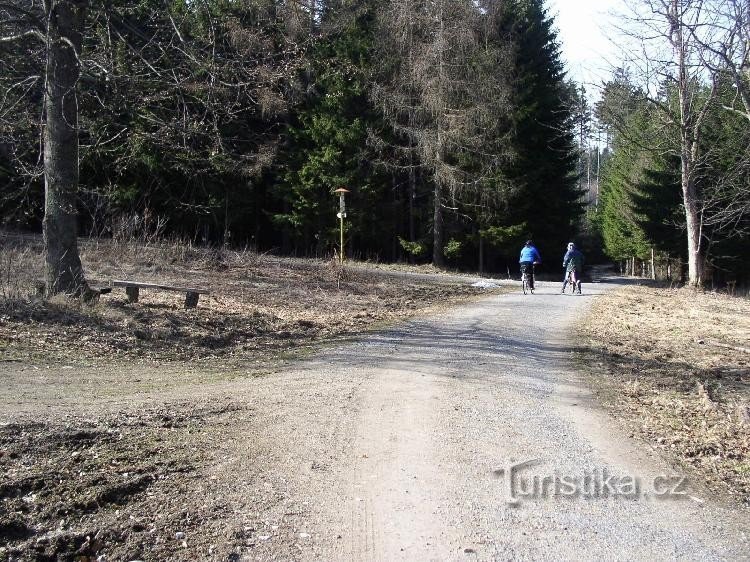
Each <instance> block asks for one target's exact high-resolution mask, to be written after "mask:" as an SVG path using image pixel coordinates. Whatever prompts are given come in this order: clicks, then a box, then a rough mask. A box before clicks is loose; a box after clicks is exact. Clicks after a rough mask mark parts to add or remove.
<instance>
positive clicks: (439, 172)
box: [0, 0, 750, 282]
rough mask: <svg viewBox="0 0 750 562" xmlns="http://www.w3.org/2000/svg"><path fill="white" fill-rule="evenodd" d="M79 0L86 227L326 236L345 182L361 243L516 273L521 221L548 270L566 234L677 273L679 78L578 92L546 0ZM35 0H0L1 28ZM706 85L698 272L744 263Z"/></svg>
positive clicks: (15, 175)
mask: <svg viewBox="0 0 750 562" xmlns="http://www.w3.org/2000/svg"><path fill="white" fill-rule="evenodd" d="M83 3H85V4H86V7H87V9H86V12H85V18H86V20H85V26H84V29H85V31H84V33H83V47H82V49H81V52H80V54H78V55H77V58H78V63H79V65H80V79H79V80H78V82H77V86H76V91H77V94H78V100H77V103H78V115H79V124H80V128H79V137H80V144H81V152H80V182H79V189H78V213H79V215H78V216H79V230H80V234H81V235H92V236H99V237H110V236H113V237H118V236H123V237H124V236H134V235H147V236H161V235H165V236H167V235H172V236H179V237H182V238H186V239H190V240H193V241H195V242H198V243H211V244H228V245H233V246H250V247H254V248H257V249H258V250H263V251H274V252H279V253H284V254H292V255H298V256H328V255H331V254H332V253H333V252H334V251H335V250H336V247H337V242H338V221H337V218H336V213H337V211H338V205H339V201H338V198H337V197H336V196H335V195H334V193H333V192H334V190H336V189H338V188H342V187H343V188H346V189H348V190H350V193H349V194H348V195H347V221H346V240H347V244H346V246H347V252H348V253H349V254H350V255H352V256H354V257H359V258H366V259H376V260H381V261H411V262H418V263H424V262H433V263H434V264H435V265H437V266H440V267H444V266H450V267H457V268H463V269H479V270H481V271H489V272H492V271H494V272H497V271H499V272H503V273H505V272H506V271H508V269H510V271H512V272H515V270H516V269H517V266H516V262H517V254H518V250H519V248H520V245H521V244H522V243H523V241H524V240H526V239H527V238H533V239H534V240H535V241H536V243H537V245H538V247H539V248H540V251H541V253H542V255H543V256H544V257H545V261H547V262H552V263H554V264H555V265H554V266H549V267H550V268H551V269H550V270H551V271H557V264H556V262H557V261H558V258H559V257H560V256H561V254H562V252H563V250H564V246H565V244H566V243H567V242H568V241H570V240H575V241H577V242H578V243H579V244H581V245H582V246H583V247H584V250H585V251H586V253H587V255H588V256H589V261H598V260H603V259H607V258H608V259H612V260H616V261H618V262H619V263H621V264H622V266H623V268H629V270H630V271H631V272H633V273H647V274H654V275H655V274H657V273H658V274H659V275H661V276H667V275H669V276H672V277H674V278H675V279H679V278H681V277H682V276H684V269H685V268H684V264H685V262H686V248H687V246H686V244H685V234H684V231H685V217H684V213H682V212H681V205H682V202H681V201H682V200H681V198H680V187H679V175H680V159H679V154H680V151H679V131H678V129H679V127H675V126H673V125H670V124H669V122H668V120H665V119H662V118H661V117H660V116H659V115H658V110H659V107H660V104H664V103H667V102H668V101H669V100H670V99H671V98H674V97H675V96H676V95H677V92H676V90H675V89H674V88H672V87H671V86H670V84H669V82H668V81H665V82H664V87H663V88H661V89H660V90H659V92H658V95H657V96H656V99H652V98H650V97H649V96H648V95H646V94H648V93H649V92H647V91H644V90H642V89H639V85H638V80H637V79H635V78H634V77H633V76H631V75H630V74H629V72H628V70H627V69H619V70H618V71H617V72H616V73H615V74H614V75H613V77H612V79H611V81H610V82H609V83H607V84H605V85H604V88H603V95H602V97H601V101H599V102H598V104H596V105H595V106H591V105H590V104H589V102H588V100H587V93H586V91H585V90H584V89H583V88H582V87H581V86H580V85H578V84H575V83H574V82H572V81H571V80H569V79H568V78H567V77H566V73H565V69H564V65H563V62H562V60H561V56H560V45H559V43H558V39H557V36H556V31H555V27H554V20H553V18H552V16H551V15H550V13H549V12H548V11H547V9H546V8H545V6H544V2H543V1H542V0H496V1H491V0H482V1H476V2H465V1H462V0H432V1H412V0H395V1H391V2H385V1H381V0H362V1H358V2H352V1H325V0H308V1H307V2H302V3H300V2H288V1H283V0H241V1H239V0H204V1H202V2H192V1H187V0H158V1H157V0H114V1H112V2H107V3H99V2H83ZM35 6H36V2H35V1H34V0H15V1H14V2H10V3H8V4H7V6H6V5H3V6H0V16H2V18H1V20H0V24H2V26H3V31H7V30H8V29H11V28H13V27H14V26H15V27H18V22H19V21H21V20H23V22H24V23H28V22H32V23H33V22H34V19H33V16H34V8H35ZM35 35H39V33H35V32H34V28H33V25H32V27H31V28H30V31H29V32H28V33H27V34H24V33H20V34H19V33H16V34H15V35H14V37H13V40H12V41H11V40H8V41H3V42H0V186H1V188H2V192H1V193H0V221H2V226H3V227H4V228H10V229H20V230H39V229H40V228H41V221H42V218H43V214H44V174H45V170H44V162H43V159H42V157H41V154H42V153H41V151H40V145H41V143H42V137H41V136H40V129H41V128H42V125H43V123H44V115H43V112H42V107H43V104H42V100H43V92H44V84H45V76H46V74H45V43H44V42H43V41H41V42H40V41H38V38H37V37H35ZM702 88H703V89H705V88H710V86H709V85H705V84H696V86H695V89H696V91H698V92H700V91H701V89H702ZM718 90H719V93H718V95H717V97H716V98H715V99H716V103H713V104H711V105H710V107H709V111H708V116H707V117H706V118H705V119H704V120H703V121H702V125H701V126H702V127H703V129H705V131H704V134H703V137H702V138H703V139H706V140H705V141H704V142H705V143H707V145H706V146H707V148H706V149H705V150H703V152H702V153H701V154H702V159H701V164H700V168H699V171H700V177H699V179H698V182H699V184H700V188H701V189H704V190H705V192H706V193H709V192H710V194H711V197H707V198H706V201H709V200H710V201H709V203H710V208H709V209H708V211H707V213H706V215H705V216H706V218H707V219H708V218H709V217H710V220H706V223H705V229H704V230H703V235H704V236H705V237H706V239H707V243H706V246H707V251H706V253H705V256H704V257H705V260H706V263H707V265H708V269H709V271H710V272H711V275H709V276H707V279H712V280H716V281H717V282H725V281H732V280H738V281H739V282H742V281H743V280H744V281H746V280H747V278H748V268H747V261H748V260H747V258H748V254H749V253H750V252H749V251H748V250H749V249H750V247H749V246H748V239H747V236H746V232H747V227H748V218H747V215H746V213H745V211H744V209H746V207H747V200H748V184H747V181H748V169H747V166H746V165H745V162H746V160H747V151H748V149H747V147H748V140H750V139H748V138H747V136H748V132H749V128H748V120H747V118H746V117H744V116H742V115H739V114H734V113H731V112H728V111H726V110H725V109H723V107H722V106H727V105H731V103H732V100H731V96H732V95H733V92H732V87H731V81H729V80H727V81H725V82H724V83H721V84H719V86H718ZM712 99H714V98H712ZM722 100H723V103H722ZM727 208H729V209H731V210H732V212H731V213H729V214H728V213H726V212H725V213H724V214H722V212H721V210H722V209H727ZM730 215H731V216H730ZM605 253H606V256H605ZM626 264H627V265H626ZM649 268H650V273H649V271H647V270H648V269H649Z"/></svg>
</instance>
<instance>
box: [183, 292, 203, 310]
mask: <svg viewBox="0 0 750 562" xmlns="http://www.w3.org/2000/svg"><path fill="white" fill-rule="evenodd" d="M199 296H200V295H199V294H198V293H187V294H186V295H185V308H195V307H196V306H198V297H199Z"/></svg>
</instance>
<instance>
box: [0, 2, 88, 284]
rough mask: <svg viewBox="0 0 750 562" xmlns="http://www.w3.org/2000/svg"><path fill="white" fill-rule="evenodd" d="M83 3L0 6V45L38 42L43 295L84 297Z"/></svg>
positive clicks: (84, 5) (84, 11)
mask: <svg viewBox="0 0 750 562" xmlns="http://www.w3.org/2000/svg"><path fill="white" fill-rule="evenodd" d="M87 7H88V1H87V0H47V1H45V2H44V3H41V2H39V0H25V1H24V0H16V1H15V2H7V3H0V29H1V30H2V31H1V32H0V33H2V35H1V36H0V42H1V43H10V42H20V41H27V40H29V39H36V40H38V41H42V42H43V43H44V45H45V51H46V57H45V58H46V60H45V66H44V73H43V82H44V119H43V131H44V132H43V139H44V142H43V145H44V180H45V207H44V222H43V225H44V246H45V281H46V290H47V294H48V295H54V294H58V293H66V294H71V295H77V296H88V295H89V294H90V290H89V288H88V285H87V284H86V280H85V277H84V274H83V267H82V265H81V259H80V257H79V254H78V226H77V209H76V203H77V202H76V198H77V190H78V97H77V93H76V88H77V85H78V80H79V79H80V76H81V65H80V56H81V46H82V44H83V28H84V22H85V18H86V9H87Z"/></svg>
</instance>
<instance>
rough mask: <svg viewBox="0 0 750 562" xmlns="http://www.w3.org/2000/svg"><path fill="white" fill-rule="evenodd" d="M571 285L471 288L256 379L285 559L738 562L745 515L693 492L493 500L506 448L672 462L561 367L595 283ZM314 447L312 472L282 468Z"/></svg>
mask: <svg viewBox="0 0 750 562" xmlns="http://www.w3.org/2000/svg"><path fill="white" fill-rule="evenodd" d="M585 289H588V290H589V295H586V294H585V295H584V296H583V297H577V296H568V295H566V296H560V295H558V294H557V293H556V291H557V285H556V284H546V283H539V290H538V291H537V294H536V295H533V296H531V295H529V296H525V297H524V296H523V295H520V294H511V295H501V296H493V297H488V298H487V299H484V300H482V301H480V302H478V303H474V304H470V305H466V306H462V307H460V308H457V309H455V310H452V311H450V312H447V313H441V314H438V315H434V316H430V317H425V318H421V319H417V320H413V321H411V322H408V323H406V324H404V325H402V326H400V327H399V328H397V329H393V330H389V331H384V332H382V333H377V334H373V335H370V336H367V337H365V338H363V339H362V340H360V341H358V342H354V343H350V344H346V345H342V346H339V347H337V348H334V349H331V350H328V351H326V352H324V353H323V354H321V355H320V356H318V357H316V358H314V359H312V360H310V361H308V362H306V363H304V365H301V366H299V367H298V368H297V369H295V370H292V371H289V372H286V373H279V374H277V375H275V376H274V377H272V380H273V384H276V385H280V387H281V388H283V389H285V390H284V392H283V396H284V401H283V404H281V403H279V407H280V408H281V410H282V413H281V418H278V417H277V418H276V419H277V422H278V423H277V424H274V425H273V426H269V427H268V430H269V432H268V435H267V438H266V439H265V440H264V442H266V443H268V444H269V445H267V446H269V447H276V448H277V451H283V452H281V453H280V454H279V456H278V458H277V460H278V466H277V470H278V471H279V473H280V474H283V475H284V476H283V478H284V482H285V484H284V485H285V486H286V489H285V493H286V494H287V495H288V501H289V502H290V504H304V505H306V506H307V508H306V510H305V512H304V513H303V514H302V515H300V516H298V517H296V518H291V519H287V521H286V523H287V525H288V526H289V527H290V528H291V529H293V532H294V533H296V534H295V535H294V539H293V540H295V541H296V542H297V548H298V551H299V558H300V559H307V560H476V559H479V560H510V559H514V560H515V559H520V560H526V559H529V560H530V559H534V560H544V559H547V560H552V559H555V560H560V559H564V560H594V559H609V560H631V559H648V558H651V559H695V558H700V559H704V560H722V559H743V558H744V559H746V558H747V553H748V552H750V547H749V546H748V543H747V534H746V533H747V530H748V526H747V514H746V513H740V512H736V511H733V510H732V509H731V508H726V507H722V506H719V505H713V504H712V503H711V501H710V498H703V499H704V500H706V501H705V503H702V504H701V503H696V502H695V501H692V500H690V499H685V500H682V501H655V500H654V499H653V496H652V497H640V496H639V497H637V498H630V499H625V498H622V497H609V498H602V497H578V498H574V499H573V498H561V497H557V496H555V497H547V498H546V499H530V500H527V501H523V502H521V503H520V504H519V505H516V506H513V505H510V504H509V503H508V502H507V499H508V498H507V497H506V494H505V488H504V480H503V478H502V477H499V476H498V475H497V474H496V472H495V471H496V469H497V468H498V467H499V466H502V465H503V464H504V463H505V462H506V461H524V460H529V459H540V461H539V462H538V463H537V466H536V467H535V470H536V471H540V476H541V475H550V474H558V475H572V476H576V477H577V476H578V475H582V474H584V473H591V471H596V470H608V471H610V472H611V473H612V474H615V475H634V476H638V477H640V478H642V479H643V480H644V482H647V481H649V479H650V478H652V477H653V476H654V475H659V474H662V473H664V474H671V473H673V471H672V468H671V467H669V466H668V465H666V464H665V463H664V461H662V460H661V459H659V458H658V457H656V456H654V453H653V452H650V451H644V450H642V448H641V447H639V446H638V445H637V444H636V443H634V442H632V441H631V440H629V439H628V438H626V437H625V436H623V435H622V434H621V433H620V432H619V430H618V429H617V426H616V424H615V423H613V422H612V420H610V419H609V418H608V417H607V416H606V415H605V414H603V413H601V412H599V411H598V410H597V409H596V406H595V404H594V403H593V402H592V401H591V398H590V396H589V395H588V393H587V391H586V389H585V387H584V386H583V385H582V384H581V383H580V381H579V380H578V378H577V375H576V373H575V371H574V368H573V363H572V360H571V356H572V353H573V346H574V343H575V342H572V341H571V340H570V339H569V336H568V334H569V332H570V330H569V328H570V327H571V326H572V325H573V324H574V323H575V322H576V321H577V320H578V319H579V318H580V317H581V316H582V315H583V313H584V312H585V310H586V308H587V306H588V303H590V302H591V299H592V298H593V297H592V296H591V295H596V294H599V293H601V292H603V290H604V287H603V286H597V285H587V286H585ZM282 418H283V419H282ZM290 420H294V423H293V424H290ZM271 444H275V445H271ZM321 457H325V458H326V462H327V463H328V466H329V468H330V469H329V470H327V471H326V472H324V473H321V472H319V471H309V470H302V471H295V470H294V469H295V467H304V466H306V465H307V464H309V463H312V464H314V463H315V462H316V461H315V459H317V458H321ZM292 459H295V460H294V461H293V460H292ZM295 463H296V464H295ZM292 464H294V466H292ZM530 474H531V473H530ZM696 493H697V492H696ZM300 532H301V533H302V534H300ZM290 536H291V535H290ZM299 536H302V537H304V540H299ZM256 554H257V553H256ZM261 558H262V557H261ZM248 559H250V558H248Z"/></svg>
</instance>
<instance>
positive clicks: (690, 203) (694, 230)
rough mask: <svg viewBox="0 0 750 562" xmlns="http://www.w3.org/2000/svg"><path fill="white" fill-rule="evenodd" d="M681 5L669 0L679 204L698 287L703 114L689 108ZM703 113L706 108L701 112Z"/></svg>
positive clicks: (694, 282) (700, 278)
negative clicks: (677, 105)
mask: <svg viewBox="0 0 750 562" xmlns="http://www.w3.org/2000/svg"><path fill="white" fill-rule="evenodd" d="M680 9H681V3H680V1H679V0H672V5H671V10H672V13H673V17H674V19H673V22H672V27H673V29H674V33H673V35H672V44H673V46H674V48H675V49H676V54H677V64H678V73H679V74H678V84H677V86H678V91H679V99H680V160H681V178H680V179H681V183H682V202H683V206H684V208H685V223H686V226H687V239H688V240H687V242H688V283H689V284H690V285H692V286H694V287H698V286H700V285H701V283H702V282H703V256H702V255H701V254H702V252H701V222H700V219H699V212H698V197H697V195H698V194H697V191H696V187H695V178H694V172H695V162H696V156H697V148H698V138H699V134H700V122H701V118H702V117H701V115H702V114H703V112H701V113H700V114H698V115H697V116H696V115H695V110H694V108H693V107H692V104H693V103H694V100H693V96H692V95H691V92H690V86H691V84H690V79H689V76H688V60H687V54H686V48H687V46H686V44H685V42H686V39H685V37H684V30H683V21H682V19H681V18H680V17H679V16H678V14H680ZM704 109H705V108H704Z"/></svg>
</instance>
